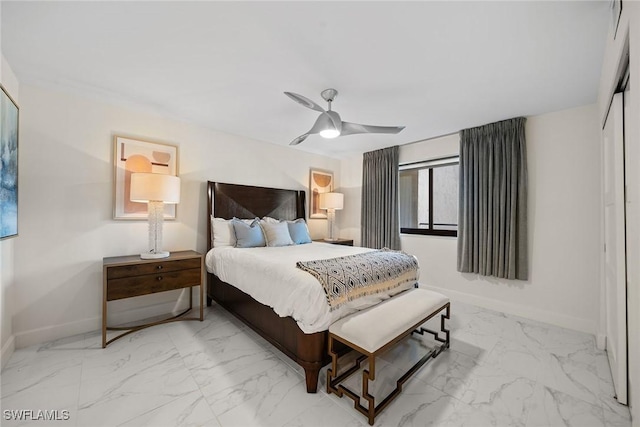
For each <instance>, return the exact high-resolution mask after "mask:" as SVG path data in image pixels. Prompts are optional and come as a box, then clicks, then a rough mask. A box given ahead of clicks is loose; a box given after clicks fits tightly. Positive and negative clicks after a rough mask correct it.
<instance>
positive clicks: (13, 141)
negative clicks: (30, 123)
mask: <svg viewBox="0 0 640 427" xmlns="http://www.w3.org/2000/svg"><path fill="white" fill-rule="evenodd" d="M0 89H2V90H1V91H0V92H1V93H0V239H5V238H8V237H14V236H17V235H18V105H17V104H16V103H15V101H14V100H13V99H12V98H11V96H9V93H7V91H6V90H5V88H4V87H3V86H2V85H0Z"/></svg>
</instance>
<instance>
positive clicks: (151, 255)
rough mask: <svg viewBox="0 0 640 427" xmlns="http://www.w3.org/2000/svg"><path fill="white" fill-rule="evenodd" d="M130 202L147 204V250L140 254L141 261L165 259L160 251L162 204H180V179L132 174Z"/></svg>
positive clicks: (165, 253) (164, 255)
mask: <svg viewBox="0 0 640 427" xmlns="http://www.w3.org/2000/svg"><path fill="white" fill-rule="evenodd" d="M131 201H132V202H140V203H148V211H149V250H148V252H144V253H141V254H140V258H142V259H155V258H166V257H168V256H169V252H167V251H163V250H162V226H163V223H164V204H165V203H174V204H175V203H178V202H180V178H178V177H177V176H173V175H166V174H160V173H132V174H131Z"/></svg>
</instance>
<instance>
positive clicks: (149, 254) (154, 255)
mask: <svg viewBox="0 0 640 427" xmlns="http://www.w3.org/2000/svg"><path fill="white" fill-rule="evenodd" d="M169 255H170V253H169V252H167V251H160V252H143V253H141V254H140V258H142V259H158V258H167V257H168V256H169Z"/></svg>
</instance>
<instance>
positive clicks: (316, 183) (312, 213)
mask: <svg viewBox="0 0 640 427" xmlns="http://www.w3.org/2000/svg"><path fill="white" fill-rule="evenodd" d="M331 191H333V172H329V171H325V170H321V169H311V170H310V171H309V218H320V219H326V218H327V211H325V210H322V209H320V194H321V193H330V192H331Z"/></svg>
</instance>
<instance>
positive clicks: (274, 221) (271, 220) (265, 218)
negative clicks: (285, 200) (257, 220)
mask: <svg viewBox="0 0 640 427" xmlns="http://www.w3.org/2000/svg"><path fill="white" fill-rule="evenodd" d="M262 221H263V222H266V223H268V224H277V223H279V222H280V220H279V219H275V218H271V217H270V216H263V217H262Z"/></svg>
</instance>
